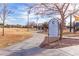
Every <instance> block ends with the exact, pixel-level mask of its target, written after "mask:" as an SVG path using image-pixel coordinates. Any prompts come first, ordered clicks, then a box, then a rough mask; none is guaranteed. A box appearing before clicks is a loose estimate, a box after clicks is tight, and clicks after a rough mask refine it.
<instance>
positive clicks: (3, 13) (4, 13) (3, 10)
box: [0, 3, 10, 36]
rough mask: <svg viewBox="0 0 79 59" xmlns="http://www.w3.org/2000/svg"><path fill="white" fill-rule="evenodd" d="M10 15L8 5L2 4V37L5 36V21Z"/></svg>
mask: <svg viewBox="0 0 79 59" xmlns="http://www.w3.org/2000/svg"><path fill="white" fill-rule="evenodd" d="M9 13H10V11H9V10H8V9H7V4H6V3H3V4H2V10H1V13H0V18H1V20H2V22H3V26H2V36H4V28H5V20H6V18H7V16H8V14H9Z"/></svg>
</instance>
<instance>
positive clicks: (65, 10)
mask: <svg viewBox="0 0 79 59" xmlns="http://www.w3.org/2000/svg"><path fill="white" fill-rule="evenodd" d="M69 5H70V3H68V5H67V7H66V9H65V10H64V14H65V13H66V11H67V9H68V7H69Z"/></svg>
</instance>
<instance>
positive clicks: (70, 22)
mask: <svg viewBox="0 0 79 59" xmlns="http://www.w3.org/2000/svg"><path fill="white" fill-rule="evenodd" d="M70 32H72V15H70Z"/></svg>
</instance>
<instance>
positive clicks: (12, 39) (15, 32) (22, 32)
mask: <svg viewBox="0 0 79 59" xmlns="http://www.w3.org/2000/svg"><path fill="white" fill-rule="evenodd" d="M30 37H32V33H31V32H27V29H25V28H5V35H4V36H2V29H1V28H0V48H5V47H7V46H10V45H13V44H15V43H18V42H21V41H23V40H26V39H28V38H30Z"/></svg>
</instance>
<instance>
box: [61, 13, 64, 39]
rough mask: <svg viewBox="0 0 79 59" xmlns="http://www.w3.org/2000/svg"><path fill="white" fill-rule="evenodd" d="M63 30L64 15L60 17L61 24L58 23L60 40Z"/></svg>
mask: <svg viewBox="0 0 79 59" xmlns="http://www.w3.org/2000/svg"><path fill="white" fill-rule="evenodd" d="M63 29H64V15H63V14H62V15H61V22H60V40H62V37H63Z"/></svg>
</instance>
